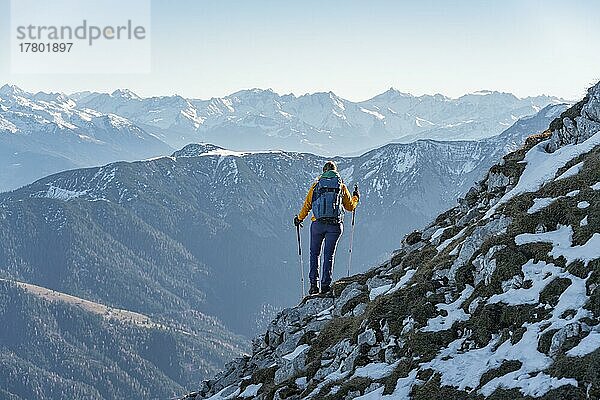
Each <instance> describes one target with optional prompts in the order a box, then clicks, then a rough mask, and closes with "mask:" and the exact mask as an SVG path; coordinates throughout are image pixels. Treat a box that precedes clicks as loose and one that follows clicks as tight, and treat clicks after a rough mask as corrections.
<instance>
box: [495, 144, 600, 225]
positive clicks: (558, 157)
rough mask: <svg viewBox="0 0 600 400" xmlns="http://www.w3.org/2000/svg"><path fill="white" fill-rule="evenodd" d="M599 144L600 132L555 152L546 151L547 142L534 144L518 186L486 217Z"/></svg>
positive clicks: (550, 178)
mask: <svg viewBox="0 0 600 400" xmlns="http://www.w3.org/2000/svg"><path fill="white" fill-rule="evenodd" d="M598 145H600V132H596V134H594V135H593V136H591V137H590V138H589V139H587V140H585V141H584V142H583V143H580V144H568V145H566V146H564V147H561V148H559V149H557V150H556V151H555V152H553V153H548V152H547V151H546V142H541V143H538V144H537V145H535V146H533V147H532V148H531V150H529V151H528V152H527V154H526V155H525V159H524V160H523V162H524V163H525V164H526V165H525V171H523V173H522V174H521V177H520V178H519V181H518V182H517V184H516V186H515V187H514V188H512V189H511V190H510V191H509V192H508V193H506V194H505V195H504V196H502V198H500V200H499V201H498V203H496V204H495V205H494V206H493V207H492V208H490V209H489V210H488V211H487V212H486V214H485V217H486V218H489V217H491V216H492V215H493V214H494V213H495V212H496V209H497V208H498V206H500V205H501V204H504V203H506V202H507V201H508V200H510V199H512V198H513V197H515V196H517V195H520V194H523V193H526V192H535V191H536V190H538V189H539V188H540V187H542V185H543V184H544V183H546V182H549V181H551V180H552V179H554V177H555V176H556V173H557V171H558V170H559V169H560V168H562V167H564V166H565V164H567V163H568V162H569V161H571V160H572V159H574V158H575V157H577V156H580V155H582V154H585V153H588V152H590V151H591V150H592V149H593V148H594V147H595V146H598Z"/></svg>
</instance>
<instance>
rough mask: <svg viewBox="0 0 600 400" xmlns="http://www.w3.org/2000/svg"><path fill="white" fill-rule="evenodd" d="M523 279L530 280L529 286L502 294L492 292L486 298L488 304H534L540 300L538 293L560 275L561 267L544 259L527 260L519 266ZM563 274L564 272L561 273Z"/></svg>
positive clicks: (512, 289) (511, 289)
mask: <svg viewBox="0 0 600 400" xmlns="http://www.w3.org/2000/svg"><path fill="white" fill-rule="evenodd" d="M521 269H522V271H523V275H524V278H523V279H524V280H530V281H531V282H532V285H531V287H529V288H523V287H519V288H510V289H508V290H507V291H505V292H504V293H502V294H494V295H492V296H491V297H490V298H489V299H488V303H489V304H493V303H500V302H502V303H504V304H509V305H518V304H536V303H538V302H539V300H540V293H541V292H542V290H544V288H545V287H546V286H547V285H548V284H549V283H550V282H552V281H553V280H554V279H555V278H556V277H558V276H561V273H562V272H563V270H562V268H559V267H557V266H555V265H554V264H546V263H545V262H544V261H539V262H534V261H533V260H529V261H527V263H525V265H523V267H521ZM563 275H564V274H563Z"/></svg>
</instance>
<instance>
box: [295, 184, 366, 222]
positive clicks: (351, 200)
mask: <svg viewBox="0 0 600 400" xmlns="http://www.w3.org/2000/svg"><path fill="white" fill-rule="evenodd" d="M317 183H318V182H315V183H313V184H312V185H311V187H310V189H309V190H308V194H307V195H306V199H305V200H304V205H303V206H302V209H301V210H300V213H299V214H298V219H299V220H300V221H303V220H304V218H306V217H307V216H308V213H309V212H310V210H311V209H312V197H313V191H314V189H315V186H316V185H317ZM342 204H343V205H344V208H345V209H346V210H348V211H354V209H355V208H356V206H357V205H358V196H351V195H350V191H349V190H348V188H347V187H346V185H344V184H343V183H342ZM311 221H315V216H314V215H313V216H312V218H311Z"/></svg>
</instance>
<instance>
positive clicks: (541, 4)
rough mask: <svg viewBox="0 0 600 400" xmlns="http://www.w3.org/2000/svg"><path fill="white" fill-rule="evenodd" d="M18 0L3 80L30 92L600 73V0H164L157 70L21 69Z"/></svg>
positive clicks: (155, 28)
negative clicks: (14, 50) (16, 41)
mask: <svg viewBox="0 0 600 400" xmlns="http://www.w3.org/2000/svg"><path fill="white" fill-rule="evenodd" d="M82 1H83V0H82ZM88 1H89V0H88ZM9 4H10V2H9V0H0V26H1V27H2V29H1V31H0V81H1V82H10V83H15V84H17V85H19V86H22V87H23V88H25V89H27V90H31V91H37V90H45V91H49V90H52V91H65V92H72V91H78V90H102V91H112V90H114V89H115V88H120V87H127V88H130V89H132V90H134V91H135V92H138V93H139V94H141V95H146V96H149V95H163V94H173V93H178V94H181V95H184V96H188V97H197V98H210V97H213V96H223V95H225V94H229V93H231V92H234V91H236V90H240V89H245V88H252V87H260V88H272V89H273V90H275V91H277V92H280V93H290V92H293V93H295V94H297V95H300V94H304V93H307V92H315V91H328V90H332V91H334V92H335V93H337V94H338V95H340V96H342V97H345V98H348V99H351V100H362V99H367V98H370V97H372V96H374V95H376V94H378V93H381V92H383V91H384V90H386V89H387V88H389V87H390V86H393V87H395V88H396V89H398V90H401V91H406V92H411V93H413V94H423V93H442V94H445V95H449V96H453V97H456V96H459V95H461V94H464V93H466V92H471V91H475V90H479V89H493V90H501V91H509V92H513V93H515V94H516V95H518V96H528V95H534V94H540V93H545V94H552V95H557V96H562V97H565V98H568V99H577V98H579V97H581V96H582V95H583V93H584V90H585V88H586V87H588V86H589V85H591V84H592V83H594V82H595V81H597V80H600V52H599V51H598V50H597V49H598V41H599V39H600V24H598V23H597V16H598V15H600V2H598V1H594V0H587V1H584V0H581V1H577V0H575V1H569V2H566V1H554V0H544V1H536V0H508V1H507V0H503V1H466V0H465V1H427V0H424V1H423V0H422V1H399V0H397V1H391V0H390V1H387V0H371V1H353V0H345V1H327V0H320V1H315V0H303V1H295V2H292V1H285V2H284V1H281V0H280V1H269V0H253V1H251V0H245V1H244V0H239V1H227V0H214V1H212V0H211V1H208V0H199V1H198V0H197V1H191V0H178V1H167V0H155V1H152V26H151V34H152V65H151V69H152V72H151V73H148V74H104V75H102V74H100V75H99V74H94V75H92V74H56V75H49V74H11V73H10V63H9V46H10V43H9V34H10V32H9V28H8V26H9V22H10V21H9V18H10V17H9V15H10V13H9Z"/></svg>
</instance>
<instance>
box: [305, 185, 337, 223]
mask: <svg viewBox="0 0 600 400" xmlns="http://www.w3.org/2000/svg"><path fill="white" fill-rule="evenodd" d="M312 211H313V215H314V216H315V218H316V219H317V220H319V221H322V222H326V223H331V224H337V223H340V222H342V219H343V218H344V210H343V209H342V178H340V176H339V175H337V174H335V175H333V174H331V176H326V175H325V174H324V175H322V176H321V177H320V178H319V180H318V182H317V184H316V185H315V188H314V189H313V195H312Z"/></svg>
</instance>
